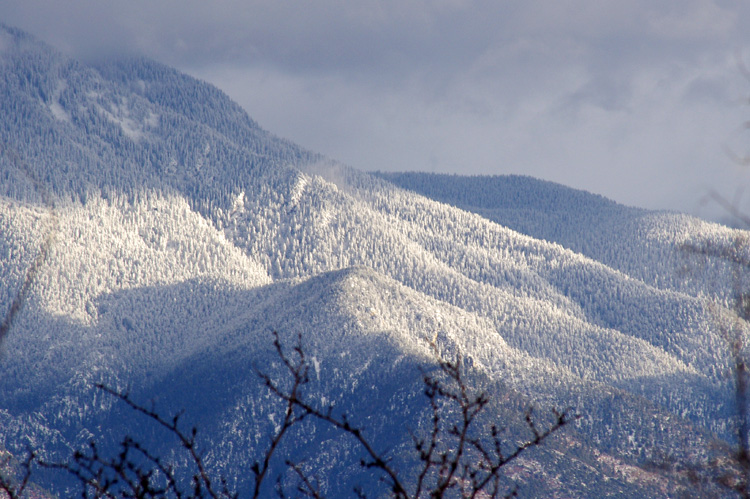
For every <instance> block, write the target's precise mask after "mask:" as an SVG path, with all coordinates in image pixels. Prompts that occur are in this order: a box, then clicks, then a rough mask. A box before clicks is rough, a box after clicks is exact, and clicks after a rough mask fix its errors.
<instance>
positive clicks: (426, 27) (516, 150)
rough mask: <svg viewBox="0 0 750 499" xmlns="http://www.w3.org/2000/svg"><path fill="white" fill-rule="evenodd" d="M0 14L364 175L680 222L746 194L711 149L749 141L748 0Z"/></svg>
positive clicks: (41, 8) (85, 5)
mask: <svg viewBox="0 0 750 499" xmlns="http://www.w3.org/2000/svg"><path fill="white" fill-rule="evenodd" d="M0 19H2V20H3V21H4V22H6V23H9V24H12V25H16V26H18V27H20V28H22V29H26V30H28V31H31V32H32V33H34V34H36V35H37V36H39V37H41V38H43V39H45V40H47V41H49V42H51V43H53V44H55V45H56V46H58V47H59V48H60V49H61V50H63V51H66V52H68V53H71V54H73V55H75V56H78V57H83V58H98V57H105V56H110V55H112V54H117V53H142V54H145V55H148V56H151V57H154V58H156V59H159V60H161V61H163V62H166V63H168V64H172V65H175V66H177V67H179V68H181V69H183V70H185V71H187V72H188V73H191V74H194V75H196V76H199V77H201V78H203V79H206V80H208V81H211V82H213V83H214V84H216V85H217V86H219V87H220V88H222V89H224V90H225V91H226V92H227V93H229V94H230V95H231V96H232V97H233V98H235V99H236V100H238V101H239V102H240V103H241V104H242V105H244V106H245V107H246V108H247V109H248V111H249V113H250V114H251V115H252V116H253V117H254V118H255V119H257V120H258V121H259V122H260V123H261V124H262V125H263V126H265V127H266V128H268V129H270V130H271V131H274V132H276V133H278V134H279V135H283V136H286V137H289V138H291V139H293V140H296V141H298V142H300V143H301V144H302V145H305V146H307V147H310V148H312V149H315V150H317V151H320V152H323V153H325V154H328V155H330V156H332V157H334V158H337V159H340V160H343V161H345V162H347V163H349V164H352V165H353V166H356V167H359V168H362V169H399V170H407V169H408V170H430V171H443V172H445V171H451V172H463V173H526V174H530V175H534V176H538V177H542V178H548V179H551V180H555V181H559V182H562V183H565V184H568V185H572V186H575V187H581V188H585V189H588V190H592V191H595V192H599V193H602V194H605V195H607V196H610V197H613V198H615V199H617V200H619V201H621V202H625V203H629V204H638V205H643V206H648V207H659V208H676V209H681V210H686V211H695V210H697V209H698V208H697V206H698V202H697V199H698V198H700V196H701V195H702V193H705V192H707V191H708V189H709V188H714V189H716V190H719V191H723V190H727V189H729V188H731V187H732V186H734V185H737V184H738V183H741V182H747V181H748V180H750V179H749V178H745V177H744V176H743V175H744V173H743V172H742V171H740V170H738V169H737V168H736V165H734V164H733V163H732V162H731V161H729V160H728V159H727V157H726V155H725V154H724V153H723V151H722V148H723V147H724V146H725V144H727V143H730V144H731V146H732V147H735V148H739V149H740V150H741V151H742V152H744V148H743V146H744V143H745V141H746V139H747V137H745V136H744V135H742V134H741V133H739V132H737V127H738V126H739V125H740V124H741V123H742V122H743V121H744V117H745V113H746V109H745V108H743V107H742V105H741V104H740V99H741V98H742V97H744V96H745V94H747V93H748V90H750V82H748V81H747V80H745V79H744V78H743V76H742V75H741V74H740V71H739V70H738V66H737V60H736V57H735V54H736V53H740V54H742V53H743V52H742V51H743V50H749V49H750V43H748V42H749V40H748V35H747V34H746V33H745V31H746V30H745V29H743V28H744V27H746V26H748V25H750V4H748V3H747V2H746V1H745V0H723V1H720V0H649V1H647V0H631V1H628V2H622V0H619V1H613V0H597V1H594V0H505V1H501V2H498V1H489V0H486V1H484V0H477V1H468V0H437V1H427V0H422V1H417V0H414V1H403V0H401V1H398V2H397V1H395V0H389V1H382V0H380V1H375V0H362V1H358V2H347V1H344V0H319V1H316V2H292V1H290V0H278V1H251V2H247V1H239V0H220V1H216V2H203V1H199V0H180V1H178V0H150V1H146V0H132V1H129V2H101V1H100V0H70V1H66V2H56V1H49V0H46V1H42V0H23V1H15V0H9V1H6V2H3V3H2V4H0ZM745 55H746V56H748V58H749V59H750V52H746V53H745Z"/></svg>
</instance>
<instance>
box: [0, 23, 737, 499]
mask: <svg viewBox="0 0 750 499" xmlns="http://www.w3.org/2000/svg"><path fill="white" fill-rule="evenodd" d="M0 117H1V118H0V179H1V180H0V283H2V284H1V285H0V311H2V313H3V316H4V317H5V316H6V314H7V312H8V311H9V310H10V308H11V303H12V301H13V300H14V298H15V297H17V296H18V295H19V292H20V291H21V290H22V289H24V282H25V281H26V280H27V279H28V278H29V276H30V275H31V277H32V279H31V281H30V286H29V287H28V292H27V294H26V296H25V299H24V306H23V308H22V310H21V312H20V314H19V315H18V316H17V317H16V320H15V322H14V323H13V325H12V328H11V329H10V331H9V333H8V335H7V337H6V338H4V342H3V344H2V345H0V347H1V348H2V352H1V355H2V356H1V357H0V372H2V376H0V394H2V397H1V398H0V449H1V448H2V447H3V446H4V447H5V448H7V449H9V450H10V451H12V452H15V453H17V454H21V453H22V452H23V451H24V449H25V448H26V446H27V445H28V444H31V445H33V446H34V447H35V448H39V449H43V450H44V452H46V453H47V455H49V456H52V457H55V456H57V457H59V456H64V455H66V453H69V452H70V450H71V449H74V448H78V447H80V446H83V445H86V443H87V442H88V441H89V440H91V439H92V438H95V439H97V441H99V442H100V443H101V444H102V445H103V446H105V447H106V445H107V443H110V444H112V443H115V442H116V441H117V439H119V438H121V437H122V435H123V434H125V433H128V434H138V432H141V431H143V432H146V434H147V435H149V433H148V432H149V431H151V430H150V429H149V428H148V425H147V424H146V423H145V422H143V421H140V420H137V419H135V420H134V419H133V415H132V414H131V413H129V412H128V410H127V408H124V407H120V406H119V405H118V404H116V403H115V401H114V400H111V398H107V397H106V396H104V395H103V394H102V393H101V392H99V391H98V390H96V389H95V388H94V387H93V384H94V383H96V382H104V383H106V384H108V385H109V386H113V387H115V388H121V389H124V388H126V387H129V389H130V393H131V394H132V396H133V397H134V398H136V399H138V400H142V401H154V404H155V406H156V407H157V408H158V409H159V410H161V411H164V412H165V413H171V412H175V411H178V410H180V409H185V416H184V417H185V418H186V420H187V423H189V424H195V425H196V426H197V427H198V428H199V429H200V434H199V435H200V444H201V446H202V448H203V449H205V450H206V462H207V464H208V465H209V467H210V468H211V469H212V470H214V471H215V472H216V473H217V474H221V475H223V476H225V477H228V479H229V481H230V485H232V486H233V487H235V488H236V489H237V490H238V491H240V492H242V491H246V490H247V487H248V486H249V483H250V482H249V480H250V473H249V472H248V469H249V467H250V465H251V463H252V462H253V461H254V460H255V459H257V458H258V456H259V453H260V452H261V450H262V449H263V448H264V445H265V443H266V441H267V439H268V435H269V433H270V432H271V431H272V429H273V428H274V426H275V425H277V424H278V419H277V418H278V414H280V412H279V411H281V410H282V409H281V406H280V404H279V402H278V401H277V400H275V399H274V397H273V396H271V395H270V394H269V393H268V391H267V390H266V389H265V388H264V386H263V383H262V381H261V380H260V379H259V378H258V376H257V375H256V373H255V369H256V368H259V369H261V370H263V371H264V372H267V373H268V374H271V375H276V376H279V377H281V376H282V375H283V369H282V366H280V365H279V362H278V358H277V357H276V355H275V353H274V351H273V348H272V338H271V335H270V332H271V331H279V332H280V333H281V334H282V338H283V339H284V341H285V343H286V344H288V345H291V344H293V342H294V338H295V337H296V335H297V334H298V333H300V334H301V335H302V341H303V345H304V348H305V351H306V352H307V353H308V355H309V356H310V358H312V359H314V365H315V376H314V379H313V380H312V382H311V384H310V385H309V387H308V389H309V391H310V394H311V396H313V397H315V400H318V401H319V402H320V403H321V406H325V405H327V404H329V403H334V404H335V406H336V408H337V410H342V411H346V413H347V414H349V415H350V418H351V419H352V421H357V422H358V423H361V424H362V425H363V426H364V427H365V428H366V429H367V431H368V432H369V435H370V436H371V438H372V439H373V440H374V441H377V442H379V445H381V448H382V449H383V451H384V452H386V451H387V452H388V453H389V456H390V457H391V458H392V459H394V461H395V462H401V461H403V466H404V467H405V469H408V467H409V466H411V465H413V463H411V464H410V462H409V461H408V459H407V458H405V457H403V456H404V455H407V452H406V451H405V450H404V449H406V448H408V447H409V446H410V445H411V444H410V442H411V440H410V431H416V430H418V429H419V428H420V425H421V424H425V423H424V416H425V410H427V406H426V404H425V401H424V400H423V397H422V395H421V392H422V388H423V387H422V381H421V372H422V371H421V370H424V369H430V366H434V364H435V355H436V353H435V352H434V350H433V347H432V346H431V345H435V346H436V348H437V351H438V353H437V355H444V356H446V357H448V358H450V357H451V356H454V355H456V354H457V353H458V352H460V353H461V355H462V356H463V358H465V359H466V362H465V364H466V365H467V366H468V367H467V369H468V373H467V375H468V376H469V377H470V378H469V379H471V382H472V384H473V385H474V387H475V388H476V389H477V390H485V391H487V392H488V393H489V394H491V396H492V400H493V404H492V411H491V414H490V415H489V416H488V418H490V419H494V420H499V421H501V424H502V425H503V426H506V427H508V428H509V437H508V438H509V440H510V441H515V440H520V439H521V438H522V435H521V433H520V432H522V431H523V429H524V425H523V419H522V416H523V411H524V409H525V408H526V407H528V406H532V405H533V406H534V407H535V413H537V414H545V413H549V411H551V409H552V408H565V407H574V408H575V409H576V410H577V411H578V412H579V413H580V414H581V415H582V418H581V419H580V420H579V422H578V423H576V425H575V426H571V427H568V428H566V429H565V430H564V432H561V434H560V435H558V436H556V437H554V438H553V439H551V440H550V441H548V442H547V443H545V445H544V446H542V447H540V448H539V449H535V450H534V451H533V452H531V453H529V454H527V455H525V456H524V457H523V458H522V459H521V460H520V461H519V465H518V466H517V467H516V468H514V470H513V473H511V474H510V475H509V478H508V480H509V482H508V483H509V484H512V483H514V482H515V483H518V488H519V494H521V495H522V496H523V495H529V496H532V495H546V496H555V495H557V496H571V495H572V496H590V495H594V494H597V495H599V494H607V495H609V496H624V497H628V496H629V497H632V496H633V495H634V494H636V493H638V494H646V495H647V496H649V497H658V496H666V495H670V494H672V493H674V491H675V490H677V488H678V487H679V483H678V480H677V479H676V478H675V477H674V476H671V475H669V474H659V473H657V472H654V471H653V470H651V471H649V470H647V467H646V465H648V464H649V463H651V462H652V461H653V460H654V459H657V458H659V457H662V456H665V455H666V456H674V457H675V458H676V459H688V458H687V457H686V456H689V457H690V458H691V459H692V458H695V459H703V458H706V456H709V455H711V453H713V452H722V451H721V446H722V445H723V444H722V439H731V432H732V424H731V417H732V414H733V406H732V400H733V390H732V385H731V380H730V378H729V377H728V376H727V373H728V372H729V370H730V366H731V363H730V359H729V352H728V349H727V345H726V342H725V341H724V339H723V338H722V336H721V334H720V330H721V328H720V327H719V325H720V324H721V323H722V322H723V321H728V320H730V314H729V312H728V310H727V309H726V308H725V307H723V306H722V303H728V302H729V301H730V300H731V299H732V295H731V293H732V289H733V285H734V282H735V277H736V275H735V274H736V273H734V272H733V269H731V268H730V267H729V266H727V265H725V264H724V263H723V262H721V261H718V262H717V261H704V260H705V259H701V260H700V261H699V260H698V259H696V258H694V257H691V256H690V255H686V254H685V252H684V251H681V250H680V248H681V247H682V245H683V244H685V243H691V242H693V243H700V244H702V243H710V244H713V245H715V246H727V247H730V246H732V245H735V244H736V243H737V242H741V241H743V240H745V238H746V237H747V236H748V234H747V233H746V232H742V231H737V230H731V229H728V228H725V227H723V226H719V225H715V224H710V223H707V222H703V221H700V220H697V219H694V218H690V217H687V216H684V215H679V214H671V213H657V212H650V211H645V210H640V209H636V208H628V207H624V206H621V205H617V204H615V203H613V202H611V201H608V200H606V199H604V198H602V197H600V196H595V195H592V194H589V193H585V192H581V191H575V190H572V189H568V188H564V187H562V186H559V185H556V184H551V183H547V182H541V181H536V180H534V179H528V178H522V177H493V178H467V177H447V178H446V177H444V176H434V175H424V174H367V173H363V172H359V171H357V170H354V169H351V168H349V167H346V166H344V165H340V164H338V163H336V162H334V161H330V160H327V159H325V158H323V157H321V156H319V155H317V154H314V153H312V152H309V151H306V150H304V149H302V148H300V147H298V146H296V145H294V144H292V143H289V142H288V141H285V140H283V139H279V138H277V137H274V136H273V135H271V134H270V133H268V132H266V131H264V130H263V129H261V128H260V127H259V126H258V125H257V124H256V123H255V122H253V121H252V120H251V119H250V118H249V117H248V116H247V114H246V113H245V112H244V111H243V110H242V109H241V108H240V107H239V106H237V105H236V104H234V103H233V102H231V101H230V100H229V99H228V98H227V97H226V96H225V95H224V94H222V93H221V92H220V91H219V90H217V89H216V88H214V87H212V86H210V85H208V84H206V83H203V82H200V81H197V80H195V79H193V78H191V77H189V76H186V75H183V74H181V73H179V72H177V71H175V70H173V69H170V68H168V67H165V66H163V65H161V64H158V63H155V62H152V61H149V60H145V59H137V58H136V59H127V60H121V61H115V62H107V63H102V64H98V65H84V64H82V63H80V62H77V61H75V60H71V59H69V58H66V57H64V56H62V55H60V54H59V53H57V52H55V51H54V50H52V49H51V48H49V47H47V46H45V45H44V44H42V43H40V42H38V41H37V40H35V39H34V38H32V37H30V36H28V35H26V34H24V33H21V32H19V31H17V30H14V29H12V28H5V27H3V28H0ZM322 119H324V118H322ZM740 250H742V251H744V246H743V247H741V248H740ZM35 262H36V263H35ZM686 267H687V270H686ZM32 268H35V269H36V271H35V272H33V273H32V274H30V273H29V272H30V269H32ZM709 304H710V305H709ZM516 431H517V432H518V433H516ZM154 440H156V441H157V443H156V445H158V446H161V451H162V452H163V453H165V454H169V453H170V452H173V451H174V447H175V443H173V442H168V441H164V442H161V441H160V440H159V439H157V438H155V437H154ZM282 451H284V452H287V453H289V452H294V454H295V456H297V457H298V458H299V459H300V462H304V463H305V466H308V468H309V469H310V470H315V472H316V473H315V474H316V476H317V477H318V479H319V480H320V483H321V487H322V488H323V490H324V491H325V492H326V494H327V495H328V496H330V497H349V496H350V495H351V490H352V487H353V486H354V485H356V483H357V480H359V479H360V478H359V476H360V475H359V473H358V471H359V468H358V466H359V465H358V462H359V461H358V459H357V458H356V453H357V446H356V445H355V443H354V442H351V441H349V440H348V439H347V438H346V436H345V435H338V434H335V433H331V432H330V431H327V430H326V429H325V428H322V427H320V428H319V427H313V428H310V427H304V429H300V430H299V431H298V432H297V433H296V434H294V435H293V437H291V438H289V439H287V440H286V443H285V447H284V448H283V449H282ZM353 456H354V457H353ZM332 463H337V465H335V466H334V465H332ZM283 468H284V465H283V459H281V460H280V462H279V463H277V465H276V467H275V468H274V473H277V474H278V473H280V472H281V470H283ZM40 480H42V481H44V480H45V478H44V477H41V478H40ZM47 485H48V486H50V487H54V484H49V483H47ZM269 486H270V485H269ZM270 490H271V489H269V493H270Z"/></svg>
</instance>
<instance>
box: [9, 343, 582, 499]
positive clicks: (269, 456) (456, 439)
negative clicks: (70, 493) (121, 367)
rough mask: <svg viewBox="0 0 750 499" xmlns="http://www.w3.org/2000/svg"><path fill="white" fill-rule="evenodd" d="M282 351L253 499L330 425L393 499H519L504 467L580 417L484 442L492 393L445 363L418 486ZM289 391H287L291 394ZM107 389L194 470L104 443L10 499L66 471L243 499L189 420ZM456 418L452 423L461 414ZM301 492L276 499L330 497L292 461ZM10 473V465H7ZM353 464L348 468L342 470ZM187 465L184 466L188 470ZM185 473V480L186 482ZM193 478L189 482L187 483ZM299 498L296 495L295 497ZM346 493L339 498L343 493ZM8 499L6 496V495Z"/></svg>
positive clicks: (281, 486)
mask: <svg viewBox="0 0 750 499" xmlns="http://www.w3.org/2000/svg"><path fill="white" fill-rule="evenodd" d="M273 344H274V347H275V349H276V353H277V354H278V357H279V358H280V360H281V361H282V362H283V364H284V366H285V367H286V371H287V374H288V376H289V378H290V380H287V381H291V383H288V382H282V381H283V380H276V379H273V378H271V377H270V376H268V375H267V374H265V373H263V372H260V371H258V375H259V376H260V377H261V378H262V380H263V381H264V383H265V386H266V387H267V388H268V389H269V390H270V392H271V393H273V394H274V395H275V396H276V398H277V399H278V400H280V401H281V402H282V403H283V407H284V409H283V411H284V417H283V420H282V423H281V424H280V426H279V427H278V428H277V430H276V431H275V433H274V434H273V435H270V438H269V441H268V447H267V448H266V450H265V451H264V452H263V454H262V457H261V459H260V460H259V461H257V462H255V463H254V464H253V465H252V466H251V469H250V470H249V471H250V472H251V473H252V477H253V480H254V484H253V493H252V497H253V498H258V497H262V492H261V491H262V490H265V489H262V486H263V484H264V482H266V481H267V479H268V473H269V470H270V469H271V462H272V460H273V459H284V457H283V456H276V454H278V451H279V448H280V443H281V441H282V440H283V439H284V437H285V436H286V435H287V434H288V432H289V430H290V429H291V428H292V427H294V426H295V425H297V424H299V423H300V422H302V421H304V420H306V419H308V418H311V419H315V420H318V421H320V422H322V423H323V424H325V425H329V426H330V427H332V428H334V429H335V430H336V431H338V432H341V433H342V434H344V435H347V436H349V437H350V438H352V439H353V440H354V441H355V442H356V444H357V445H358V446H360V447H361V449H362V450H363V455H364V456H365V457H364V458H363V459H362V460H361V462H360V463H359V464H360V465H361V468H362V473H364V474H372V475H375V476H376V477H377V478H378V479H379V480H380V481H381V482H382V483H385V484H386V486H387V490H388V494H389V495H390V497H392V498H395V499H417V498H446V497H462V498H474V497H482V498H487V497H491V498H496V497H510V496H514V495H516V490H515V489H510V490H505V489H504V488H503V482H502V470H503V467H504V466H506V465H507V464H508V463H510V462H512V461H513V460H515V459H517V458H518V457H519V456H521V455H522V454H523V453H524V452H526V451H527V450H529V449H531V448H533V447H536V446H539V445H540V444H542V443H543V442H544V441H545V440H546V439H548V438H549V437H550V436H551V435H553V434H554V433H556V432H557V431H559V430H560V429H562V428H563V427H564V426H566V425H568V424H569V423H571V422H572V421H573V420H575V419H576V418H577V416H576V415H575V414H573V413H572V412H571V411H570V410H566V411H563V412H560V413H558V412H555V419H554V421H553V422H552V423H551V424H550V425H549V426H547V427H545V428H543V429H540V428H538V427H537V424H536V423H535V420H534V416H533V412H532V410H531V409H529V410H528V411H527V412H526V414H525V416H524V418H525V422H526V427H527V429H528V437H527V438H526V439H525V440H523V442H522V443H521V444H520V445H514V444H510V443H508V442H505V441H503V439H502V438H501V436H500V435H501V431H500V429H499V428H498V427H497V426H496V425H490V427H489V428H479V430H481V429H484V430H486V431H485V433H486V434H487V435H489V438H482V437H481V436H480V435H481V433H482V432H481V431H477V430H478V429H477V426H479V425H480V423H479V421H478V416H479V415H480V414H481V413H482V412H483V411H485V410H486V409H487V406H488V404H489V403H490V401H491V399H490V398H489V397H488V396H487V395H486V394H485V393H478V394H474V393H472V390H471V389H470V387H469V386H468V384H467V382H466V380H465V376H464V367H463V364H462V361H461V357H460V356H458V357H456V358H455V359H453V360H443V359H440V358H438V359H437V364H438V367H439V369H438V370H437V374H428V373H423V383H424V394H425V396H426V398H427V401H428V403H429V406H430V409H431V410H430V414H431V418H430V422H429V428H430V429H429V431H428V434H427V435H426V436H423V437H418V436H416V435H412V443H413V447H412V448H413V451H414V452H415V453H416V458H417V462H418V463H419V466H418V475H417V478H416V479H414V480H411V481H409V480H407V479H405V478H404V476H405V475H406V473H405V472H404V470H400V469H398V468H396V467H395V466H394V465H393V463H392V461H391V460H390V459H389V458H388V457H387V456H385V455H384V454H383V453H382V452H381V451H379V450H378V440H377V436H373V435H366V434H365V431H363V429H362V428H361V427H359V426H357V425H355V424H354V423H352V422H351V421H350V420H349V418H348V417H347V415H346V414H344V413H338V412H337V411H336V408H335V407H334V406H327V407H325V408H320V407H316V406H315V405H314V404H313V403H312V402H311V401H310V400H311V399H312V398H313V397H310V396H309V395H308V394H306V393H305V390H304V388H305V385H307V383H308V381H309V371H310V364H309V363H308V359H307V356H306V354H305V351H304V349H303V348H302V338H301V337H298V340H297V344H296V345H295V346H294V347H293V348H292V350H291V352H288V351H287V350H285V349H284V347H283V346H282V344H281V341H280V340H279V336H278V334H276V333H274V339H273ZM282 386H287V388H283V387H282ZM97 388H98V389H99V390H102V391H104V392H105V393H107V394H109V395H111V396H113V397H115V398H117V399H119V400H120V401H121V402H122V403H124V404H126V405H127V406H129V407H130V408H131V409H132V410H133V411H135V412H136V413H138V414H140V415H141V416H143V417H145V418H147V419H148V420H150V421H151V422H152V423H153V424H155V425H159V426H161V427H162V428H164V429H166V430H167V432H168V433H169V434H171V435H172V436H173V437H174V438H175V439H176V440H177V442H178V445H179V447H180V449H181V452H182V454H183V457H187V459H186V460H184V461H183V462H187V463H188V465H187V466H190V467H191V468H192V469H191V470H190V472H189V473H185V471H186V470H185V469H181V470H177V469H175V467H174V465H173V464H171V463H170V462H168V461H167V460H166V459H164V458H163V457H162V456H159V455H157V454H154V453H152V452H151V451H150V450H149V448H148V445H146V444H144V443H143V442H139V441H137V440H135V439H134V438H133V437H131V436H125V437H124V438H123V439H122V441H121V442H120V444H119V451H118V452H116V453H115V454H114V455H111V456H110V455H104V454H103V453H102V451H101V450H100V449H99V447H98V446H97V444H96V442H91V443H90V444H89V446H88V447H87V448H86V449H83V450H79V451H76V452H75V453H74V454H73V455H72V456H71V458H70V459H69V460H67V461H65V462H56V463H52V462H47V461H44V460H40V459H38V458H37V457H36V455H35V454H33V453H29V455H28V456H27V458H26V460H25V461H24V462H23V463H21V466H20V469H21V479H20V480H17V479H12V478H11V476H12V475H11V474H9V473H2V472H0V492H5V494H6V495H7V497H9V498H10V499H20V498H23V497H27V496H26V495H25V492H26V490H27V487H28V483H29V479H30V477H31V475H32V468H33V466H35V465H36V466H40V467H43V468H48V469H57V470H62V471H64V472H66V473H67V474H69V475H70V476H72V477H74V479H75V480H74V481H75V482H77V483H78V484H79V485H80V489H81V490H80V494H79V495H80V497H82V498H139V499H151V498H176V499H182V498H186V499H198V498H212V499H228V498H235V497H237V495H236V494H234V493H232V492H231V491H230V490H229V488H228V486H227V484H226V482H225V481H224V480H223V479H222V478H217V477H214V476H211V474H210V473H209V472H208V471H207V469H206V466H205V465H204V461H203V455H202V454H201V451H200V449H199V448H198V444H197V442H196V435H197V433H198V430H197V429H196V428H191V429H190V430H188V431H186V430H185V429H183V427H182V425H181V424H180V423H181V420H180V418H181V414H177V415H174V416H172V417H164V416H162V415H161V414H160V413H159V412H157V411H156V410H154V409H151V408H147V407H146V406H144V405H142V404H139V403H138V402H136V401H135V400H133V398H132V397H131V396H130V394H129V393H128V392H120V391H117V390H113V389H112V388H110V387H108V386H105V385H97ZM456 414H457V417H453V416H452V415H456ZM284 462H285V463H286V465H287V467H288V469H289V470H291V472H292V473H291V474H292V476H293V477H296V483H289V480H287V481H286V482H284V481H283V480H282V479H281V477H279V478H277V483H276V493H277V494H278V495H279V497H282V498H283V497H289V496H290V494H301V495H302V496H307V497H315V498H321V497H324V494H323V492H322V491H321V490H320V489H319V488H318V486H317V485H316V483H317V480H316V477H315V476H314V475H313V476H310V475H309V474H308V473H309V472H308V471H305V470H303V468H302V467H301V466H300V464H299V463H296V462H294V461H293V460H291V459H290V458H286V459H285V460H284ZM0 464H2V463H0ZM340 464H342V465H344V464H345V463H340ZM183 466H184V465H183ZM178 471H179V472H180V473H178ZM187 475H189V476H190V478H189V479H187V480H186V479H181V478H179V477H182V476H187ZM290 490H291V491H292V492H290ZM341 492H342V491H337V494H340V493H341ZM368 492H370V491H367V490H364V489H362V488H359V489H355V490H353V491H352V493H353V494H354V495H355V496H357V497H367V496H368ZM0 497H2V494H0Z"/></svg>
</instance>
